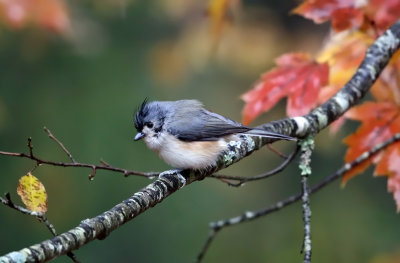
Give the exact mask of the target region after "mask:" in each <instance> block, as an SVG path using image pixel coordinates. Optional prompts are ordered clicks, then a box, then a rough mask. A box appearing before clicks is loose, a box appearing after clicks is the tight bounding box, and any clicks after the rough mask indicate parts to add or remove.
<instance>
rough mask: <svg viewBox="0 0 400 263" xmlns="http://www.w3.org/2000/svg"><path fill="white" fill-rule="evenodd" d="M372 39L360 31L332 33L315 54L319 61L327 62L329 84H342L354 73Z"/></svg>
mask: <svg viewBox="0 0 400 263" xmlns="http://www.w3.org/2000/svg"><path fill="white" fill-rule="evenodd" d="M372 42H373V39H372V38H371V37H369V36H368V35H366V34H364V33H361V32H357V31H354V32H349V31H345V32H342V33H340V34H335V35H333V36H332V37H331V38H330V39H329V41H328V42H327V43H326V44H325V47H324V49H323V50H322V51H321V52H320V54H319V55H318V56H317V61H318V62H319V63H328V64H329V66H330V69H329V84H331V85H337V86H340V87H341V86H343V85H344V84H345V83H346V82H347V81H348V80H349V79H350V78H351V77H352V76H353V74H354V73H355V71H356V70H357V68H358V66H359V65H360V64H361V61H362V60H363V58H364V56H365V51H366V50H367V48H368V46H369V45H370V44H371V43H372Z"/></svg>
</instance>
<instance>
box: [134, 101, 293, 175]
mask: <svg viewBox="0 0 400 263" xmlns="http://www.w3.org/2000/svg"><path fill="white" fill-rule="evenodd" d="M134 122H135V128H136V130H137V131H138V133H137V134H136V136H135V141H138V140H140V139H143V140H144V141H145V143H146V145H147V147H149V148H150V149H151V150H154V151H156V152H157V153H158V154H159V155H160V157H161V158H162V159H163V160H164V161H165V162H166V163H168V164H169V165H171V166H173V167H174V168H179V169H187V168H191V169H202V168H207V167H209V166H212V165H214V164H215V163H216V161H217V160H218V156H219V154H220V153H221V151H223V150H226V149H227V148H228V142H229V141H232V140H238V137H237V134H245V135H250V136H262V137H268V138H276V139H283V140H296V139H295V138H293V137H289V136H285V135H282V134H278V133H273V132H268V131H264V130H260V129H255V128H249V127H246V126H244V125H242V124H240V123H237V122H235V121H233V120H231V119H228V118H226V117H224V116H221V115H219V114H216V113H213V112H210V111H208V110H206V109H204V108H203V104H202V103H201V102H199V101H197V100H178V101H152V102H148V101H147V100H145V101H144V102H143V103H142V105H141V106H140V107H139V109H138V111H137V113H136V115H135V121H134Z"/></svg>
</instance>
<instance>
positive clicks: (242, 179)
mask: <svg viewBox="0 0 400 263" xmlns="http://www.w3.org/2000/svg"><path fill="white" fill-rule="evenodd" d="M299 149H300V147H299V146H298V145H297V144H296V149H294V150H293V152H292V153H291V154H290V155H289V156H287V157H286V160H285V161H283V162H282V163H281V164H280V165H279V166H278V167H276V168H275V169H273V170H270V171H268V172H266V173H262V174H259V175H256V176H251V177H244V176H233V175H223V174H213V175H210V176H209V177H212V178H216V179H219V180H221V181H223V182H224V183H227V184H228V185H229V186H235V187H238V186H241V185H243V184H244V183H246V182H250V181H256V180H261V179H266V178H268V177H270V176H273V175H275V174H278V173H279V172H281V171H282V170H283V169H285V168H286V166H288V165H289V164H290V163H291V162H292V160H293V159H294V157H295V156H296V155H297V153H298V152H299ZM229 180H234V181H238V182H237V183H233V182H230V181H229Z"/></svg>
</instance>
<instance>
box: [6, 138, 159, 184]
mask: <svg viewBox="0 0 400 263" xmlns="http://www.w3.org/2000/svg"><path fill="white" fill-rule="evenodd" d="M31 142H32V140H31V139H30V138H29V139H28V148H29V154H26V153H15V152H5V151H0V155H6V156H14V157H21V158H26V159H30V160H33V161H36V164H37V165H41V164H47V165H51V166H59V167H86V168H90V169H92V172H91V174H90V175H89V178H90V179H93V177H94V175H95V174H96V172H97V170H108V171H113V172H117V173H122V174H123V175H124V176H129V175H139V176H144V177H146V178H149V179H153V178H154V177H155V176H158V175H159V174H160V173H159V172H140V171H134V170H127V169H122V168H118V167H114V166H111V165H109V164H107V165H104V164H103V165H95V164H89V163H79V162H72V163H65V162H53V161H47V160H43V159H40V158H39V157H37V156H35V155H34V154H33V150H32V149H33V147H32V144H31Z"/></svg>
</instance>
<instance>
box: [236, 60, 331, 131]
mask: <svg viewBox="0 0 400 263" xmlns="http://www.w3.org/2000/svg"><path fill="white" fill-rule="evenodd" d="M276 64H277V66H278V67H277V68H274V69H272V70H271V71H269V72H267V73H265V74H264V75H263V76H262V77H261V80H260V81H259V82H258V83H257V84H256V85H255V87H254V88H253V89H252V90H250V91H248V92H247V93H245V94H244V95H242V98H243V100H244V101H245V102H246V105H245V107H244V109H243V123H244V124H249V123H250V122H251V121H252V120H254V119H255V118H256V117H257V116H258V115H260V114H261V113H262V112H265V111H268V110H269V109H271V108H272V107H273V106H274V105H275V104H276V103H277V102H278V101H279V100H280V99H281V98H283V97H288V103H287V107H286V109H287V110H286V111H287V114H288V115H289V116H299V115H303V114H306V113H308V112H309V111H310V110H311V109H312V108H313V107H315V106H316V105H317V102H318V93H319V91H320V88H321V87H322V86H324V85H326V84H327V83H328V77H329V67H328V64H327V63H323V64H319V63H317V62H315V61H313V60H311V59H310V56H309V55H307V54H304V53H289V54H284V55H282V56H280V57H279V58H278V59H277V60H276Z"/></svg>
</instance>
